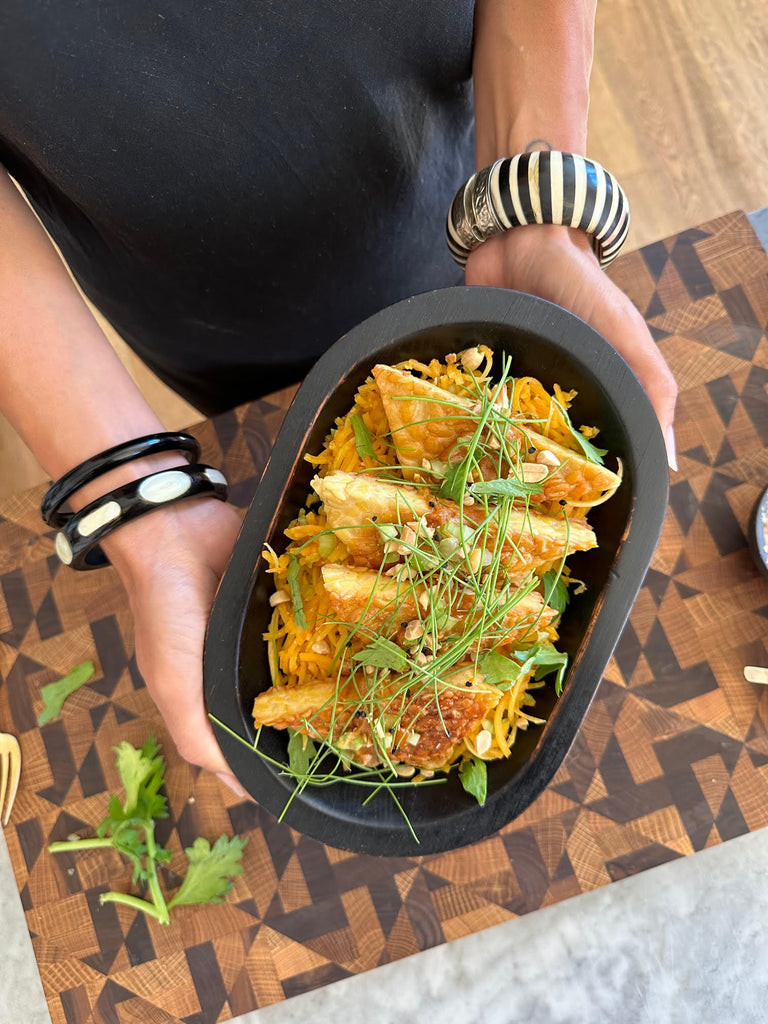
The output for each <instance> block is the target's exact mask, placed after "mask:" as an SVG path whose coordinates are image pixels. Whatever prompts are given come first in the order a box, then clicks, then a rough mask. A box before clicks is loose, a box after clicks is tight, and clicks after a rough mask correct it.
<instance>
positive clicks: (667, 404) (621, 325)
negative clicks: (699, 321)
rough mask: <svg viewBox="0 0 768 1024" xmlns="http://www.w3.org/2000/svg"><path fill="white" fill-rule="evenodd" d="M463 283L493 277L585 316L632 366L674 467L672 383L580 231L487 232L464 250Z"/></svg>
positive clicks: (660, 358)
mask: <svg viewBox="0 0 768 1024" xmlns="http://www.w3.org/2000/svg"><path fill="white" fill-rule="evenodd" d="M466 282H467V284H468V285H473V284H475V285H493V286H496V287H501V288H514V289H516V290H518V291H523V292H530V293H531V294H533V295H538V296H539V297H540V298H543V299H549V300H550V301H551V302H556V303H557V304H558V305H559V306H563V307H564V308H565V309H567V310H569V311H570V312H571V313H575V314H576V316H578V317H580V318H581V319H582V320H585V321H586V322H587V323H588V324H590V325H591V326H592V327H594V328H595V330H596V331H598V332H599V333H600V334H602V335H603V337H604V338H606V339H607V340H608V341H609V342H610V343H611V344H612V345H613V347H614V348H615V349H616V350H617V351H618V352H619V353H620V354H621V355H622V356H623V357H624V359H626V361H627V362H628V363H629V365H630V366H631V367H632V369H633V370H634V372H635V373H636V375H637V377H638V378H639V380H640V383H641V384H642V385H643V387H644V388H645V390H646V392H647V394H648V397H649V398H650V400H651V403H652V404H653V407H654V409H655V410H656V415H657V416H658V418H659V423H660V424H661V429H662V432H663V434H664V441H665V444H666V446H667V457H668V460H669V464H670V466H671V467H672V469H677V461H676V455H675V438H674V431H673V427H672V421H673V419H674V414H675V400H676V398H677V384H676V383H675V379H674V377H673V376H672V373H671V372H670V369H669V367H668V366H667V364H666V362H665V361H664V357H663V356H662V355H661V353H660V352H659V350H658V347H657V346H656V343H655V342H654V340H653V338H652V337H651V335H650V332H649V331H648V328H647V326H646V324H645V321H644V320H643V318H642V316H641V314H640V313H639V312H638V310H637V309H636V308H635V306H634V305H633V304H632V302H631V301H630V300H629V299H628V298H627V296H626V295H625V294H624V293H623V292H622V291H621V290H620V289H619V288H617V287H616V285H615V284H613V282H612V281H611V280H610V278H608V277H607V276H606V275H605V273H604V272H603V270H602V269H601V268H600V265H599V264H598V262H597V257H596V256H595V255H594V253H593V252H592V249H591V247H590V244H589V239H588V238H587V236H586V235H585V234H584V233H583V232H581V231H575V230H571V229H570V228H564V227H553V226H550V225H540V224H536V225H526V226H525V227H522V228H516V229H515V228H513V229H512V230H510V231H506V232H504V233H503V234H501V235H497V236H495V237H494V238H491V239H489V240H488V241H487V242H484V243H483V244H482V245H481V246H479V247H478V248H477V249H476V250H475V251H474V252H473V253H472V254H471V256H470V257H469V259H468V261H467V267H466Z"/></svg>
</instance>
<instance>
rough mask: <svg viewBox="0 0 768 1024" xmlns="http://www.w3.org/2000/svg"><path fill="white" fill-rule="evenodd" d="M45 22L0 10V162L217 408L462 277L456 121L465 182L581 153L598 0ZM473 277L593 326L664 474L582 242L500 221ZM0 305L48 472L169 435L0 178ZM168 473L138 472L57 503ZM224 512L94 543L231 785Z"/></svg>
mask: <svg viewBox="0 0 768 1024" xmlns="http://www.w3.org/2000/svg"><path fill="white" fill-rule="evenodd" d="M56 7H57V5H43V4H40V3H34V2H33V3H29V0H11V2H10V3H9V4H7V5H6V6H5V9H4V12H3V14H2V15H0V40H1V41H0V162H2V163H3V164H4V165H5V167H6V169H7V171H8V172H9V174H11V175H12V176H13V177H15V178H16V180H17V181H18V182H19V184H20V185H21V186H22V188H23V189H24V190H25V191H26V193H27V196H28V198H29V199H30V201H31V203H32V205H33V207H34V209H35V210H36V212H37V213H38V214H39V216H40V218H41V219H42V221H43V223H44V224H45V226H46V227H47V228H48V230H49V232H50V233H51V235H52V236H53V238H54V240H55V241H56V242H57V243H58V244H59V246H60V247H61V249H62V251H63V253H64V255H65V258H66V259H67V261H68V263H69V265H70V267H71V269H72V271H73V273H74V274H75V276H76V277H77V279H78V280H79V282H80V284H81V286H82V287H83V289H84V291H85V292H86V294H87V295H88V296H89V297H90V298H91V299H92V300H93V301H94V303H95V304H96V305H97V306H98V307H99V308H100V309H101V310H102V312H104V313H105V315H106V316H107V317H108V318H109V319H111V321H112V322H113V323H114V325H115V326H116V327H117V329H118V331H120V332H121V333H122V335H123V337H124V338H125V339H126V341H128V342H129V344H131V345H132V347H133V348H134V349H135V350H136V351H137V352H138V353H139V354H140V355H142V356H143V358H144V359H145V360H146V361H147V362H148V363H149V365H150V366H151V367H152V368H153V369H154V370H155V371H156V372H157V373H158V374H159V375H160V376H161V377H162V378H164V379H165V380H166V381H167V382H168V383H170V384H171V385H172V386H174V387H175V388H176V389H177V390H178V391H179V392H180V393H181V394H182V395H184V397H186V398H187V399H189V400H190V401H192V402H193V403H195V404H197V405H198V407H200V408H202V409H204V410H205V411H206V412H209V413H210V412H215V411H218V410H221V409H224V408H228V407H230V406H232V405H234V404H236V403H238V402H240V401H244V400H247V399H251V398H254V397H256V396H257V395H259V394H263V393H265V392H268V391H270V390H273V389H274V388H276V387H278V386H281V385H284V384H287V383H290V382H291V381H294V380H298V379H300V378H301V376H303V374H304V373H305V372H306V370H307V368H308V366H309V365H311V363H312V362H313V361H314V359H315V358H316V357H317V356H318V355H319V354H320V352H322V351H323V349H324V348H326V347H327V346H328V345H329V344H330V343H332V342H333V341H334V340H335V339H336V338H337V337H338V336H339V335H340V334H342V333H343V332H344V331H345V330H346V329H348V328H349V327H351V326H352V325H353V324H354V323H356V322H358V321H359V320H361V319H362V318H364V317H365V316H367V315H370V314H371V313H373V312H375V311H376V310H378V309H380V308H382V307H383V306H385V305H388V304H389V303H391V302H394V301H397V300H398V299H401V298H404V297H406V296H408V295H411V294H414V293H417V292H420V291H425V290H428V289H430V288H435V287H441V286H445V285H450V284H455V283H458V280H459V279H460V274H459V273H458V272H457V268H456V267H455V265H454V264H453V263H452V262H451V259H450V256H449V254H448V252H447V249H446V247H445V245H444V242H443V238H442V236H443V225H444V221H445V214H446V212H447V208H448V205H449V204H450V201H451V199H452V198H453V195H454V193H455V191H456V189H457V187H458V186H460V185H461V184H462V182H463V181H464V180H466V178H467V177H468V176H469V174H470V173H471V171H472V170H473V165H472V153H471V147H472V142H473V140H472V118H473V112H474V129H475V130H474V146H475V158H476V165H477V166H478V167H484V166H486V165H488V164H490V163H492V162H493V161H494V160H496V159H497V158H499V157H506V156H511V155H512V154H514V153H521V152H526V151H531V150H534V149H555V150H563V151H568V152H572V153H577V154H579V153H580V154H584V153H585V152H586V124H587V108H588V97H589V90H588V85H589V73H590V67H591V61H592V47H593V32H594V13H595V12H594V7H595V3H594V0H582V2H579V3H574V2H572V0H537V2H536V3H533V2H532V0H478V2H477V3H476V4H475V5H474V9H473V5H472V4H471V3H469V2H468V0H463V2H462V0H454V2H452V3H450V2H449V3H441V4H424V3H420V2H414V3H410V4H409V3H407V2H405V0H393V2H390V3H386V4H375V5H371V4H364V3H354V2H347V3H345V4H343V5H342V4H337V3H335V2H331V0H327V2H325V3H321V2H319V0H318V2H316V3H312V4H307V5H304V7H305V8H306V9H302V8H301V7H300V6H297V5H292V6H291V7H290V8H287V7H286V6H285V5H274V6H273V5H272V4H271V3H267V4H261V5H246V4H239V3H234V2H232V0H219V2H218V3H211V4H206V5H192V6H191V7H190V6H189V5H183V7H182V6H181V5H177V4H175V3H174V2H173V0H167V2H165V3H160V4H158V3H156V4H153V5H151V6H150V5H149V4H147V3H145V2H144V0H132V2H131V3H130V4H129V5H106V6H105V5H103V4H101V3H99V0H83V2H81V3H80V4H78V5H67V6H65V7H64V8H58V9H55V8H56ZM121 7H122V8H125V9H120V8H121ZM51 8H54V9H53V10H52V9H51ZM112 8H115V9H112ZM177 8H178V9H177ZM473 32H474V35H473ZM473 107H474V111H473ZM465 279H466V282H467V284H470V285H472V284H487V285H498V286H503V287H511V288H517V289H520V290H523V291H529V292H533V293H535V294H538V295H541V296H543V297H544V298H548V299H551V300H553V301H555V302H557V303H559V304H561V305H563V306H565V307H566V308H568V309H570V310H572V311H573V312H574V313H576V314H578V315H579V316H581V317H582V318H583V319H585V320H587V321H588V322H590V323H591V324H592V325H593V326H594V327H595V328H596V329H597V330H598V331H600V332H601V333H602V334H603V335H604V336H605V337H607V338H608V339H609V340H610V341H611V342H612V343H613V344H614V345H615V347H616V348H617V349H618V350H619V351H620V352H621V353H622V354H623V355H624V356H625V358H626V359H627V360H628V362H629V363H630V364H631V365H632V366H633V368H634V370H635V372H636V373H637V375H638V377H639V378H640V380H641V381H642V383H643V384H644V386H645V387H646V389H647V391H648V393H649V395H650V397H651V400H652V402H653V404H654V407H655V408H656V411H657V414H658V416H659V420H660V423H661V425H662V429H663V430H664V432H665V437H666V438H667V443H668V449H669V453H670V464H672V465H674V447H673V440H672V437H673V435H672V417H673V410H674V402H675V385H674V381H673V379H672V377H671V375H670V373H669V371H668V369H667V367H666V365H665V363H664V361H663V359H662V358H661V356H660V355H659V353H658V350H657V348H656V346H655V344H654V343H653V341H652V339H651V338H650V336H649V334H648V332H647V329H646V327H645V324H644V322H643V320H642V318H641V316H640V315H639V313H638V312H637V311H636V310H635V308H634V307H633V306H632V304H631V303H630V302H629V301H628V300H627V299H626V297H625V296H624V295H623V294H622V293H621V292H620V291H618V289H616V288H615V287H614V286H613V285H612V284H611V282H610V281H609V280H608V278H607V277H606V276H605V275H604V273H603V272H602V271H601V269H600V267H599V265H598V262H597V260H596V258H595V256H594V254H593V252H592V249H591V246H590V242H589V239H588V237H587V236H586V235H585V234H584V233H583V232H579V231H576V230H572V229H569V228H565V227H561V226H554V225H532V226H528V227H526V228H513V229H512V230H509V231H506V232H504V233H502V234H499V235H497V236H496V237H494V238H491V239H490V240H489V241H486V242H484V243H483V244H482V245H480V247H479V248H477V249H476V250H475V251H474V252H473V253H472V254H471V256H470V257H469V260H468V262H467V266H466V278H465ZM0 308H2V310H3V316H2V325H1V327H0V365H1V366H2V374H0V409H1V410H2V412H3V413H4V414H5V415H6V416H7V418H8V419H9V420H10V422H11V423H12V424H13V425H14V426H15V427H16V429H17V430H18V431H19V433H20V434H21V436H22V437H23V438H24V439H25V441H26V442H27V444H28V445H29V447H30V448H31V449H32V451H33V452H34V453H35V454H36V456H37V458H38V459H39V461H40V462H41V464H42V465H43V466H44V468H45V469H46V471H47V472H48V473H50V474H51V476H52V477H53V478H54V479H55V478H57V477H59V476H61V474H63V473H65V472H66V471H68V470H70V469H71V468H72V467H73V466H75V465H76V464H78V463H80V462H81V461H82V460H84V459H86V458H88V457H90V456H92V455H94V454H95V453H96V452H101V451H103V450H104V449H108V448H110V447H111V446H113V445H116V444H119V443H122V442H124V441H126V440H129V439H131V438H135V437H139V436H142V435H146V434H150V433H153V432H156V431H159V430H161V429H162V426H161V424H160V423H159V421H158V420H157V418H156V417H155V415H154V414H153V413H152V411H151V410H150V408H149V407H148V405H147V404H146V402H145V401H144V399H143V398H142V396H141V394H140V393H139V392H138V391H137V389H136V388H135V386H134V385H133V383H132V381H131V379H130V377H129V376H128V374H127V373H126V371H125V370H124V369H123V367H122V365H121V363H120V362H119V360H118V359H117V357H116V356H115V355H114V353H113V350H112V349H111V347H110V346H109V344H108V342H107V341H106V339H105V338H104V336H103V335H102V333H101V331H100V330H99V328H98V326H97V324H96V323H95V321H94V319H93V318H92V316H91V314H90V313H89V311H88V309H87V307H86V306H85V304H84V303H83V302H82V300H81V298H80V297H79V294H78V292H77V290H76V289H75V287H74V285H73V284H72V282H71V280H70V278H69V276H68V274H67V273H66V271H65V269H64V267H63V265H62V263H61V261H60V260H59V257H58V255H57V254H56V252H55V250H54V249H53V247H52V246H51V245H50V242H49V241H48V239H47V237H46V235H45V233H44V232H43V231H42V230H41V228H40V227H39V225H38V223H37V221H36V219H35V218H34V216H33V215H32V213H31V212H30V210H29V208H28V206H27V205H26V204H25V203H24V201H23V200H22V199H21V197H20V196H19V195H18V192H17V191H16V189H15V188H14V186H13V184H12V182H11V181H10V180H9V178H8V177H7V176H6V175H5V174H2V177H1V179H0ZM180 462H183V460H182V459H180V457H177V456H176V455H172V454H167V453H166V454H161V455H153V456H151V457H149V458H146V459H142V460H138V461H133V462H130V463H128V464H127V465H124V466H122V467H120V468H118V469H115V470H113V471H112V472H111V473H110V474H108V475H107V476H103V477H100V478H99V479H98V480H97V481H94V482H92V483H90V484H89V485H87V486H86V487H83V488H81V489H80V490H79V491H78V492H77V493H76V495H75V496H74V498H73V500H72V504H73V507H74V508H76V509H77V508H82V507H83V506H84V505H85V504H86V503H87V502H88V501H90V500H92V499H94V498H97V497H100V496H102V495H104V494H106V493H107V492H109V491H110V490H111V489H112V488H114V487H116V486H119V485H122V484H124V483H126V482H127V481H130V480H135V479H137V478H139V477H140V476H143V475H145V474H147V473H149V472H152V471H154V470H158V469H162V468H164V467H172V466H177V465H179V464H180ZM239 522H240V520H239V517H238V515H237V513H236V512H235V511H234V509H232V508H230V507H229V506H227V505H225V504H223V503H221V502H218V501H208V500H203V499H199V500H195V501H186V502H181V503H178V504H174V505H171V506H167V507H162V508H159V509H157V510H156V511H154V512H153V514H152V515H148V516H143V517H141V518H139V519H137V520H135V521H134V522H131V523H129V524H127V525H125V526H123V527H121V528H120V529H116V530H114V532H112V533H111V534H110V535H109V537H108V538H107V539H106V540H105V541H104V543H103V545H102V546H103V548H104V550H105V552H106V553H107V555H108V556H109V559H110V560H111V562H112V564H113V565H114V566H115V568H116V569H117V571H118V572H119V574H120V576H121V578H122V580H123V582H124V584H125V586H126V590H127V592H128V595H129V598H130V602H131V608H132V611H133V614H134V618H135V628H136V650H137V657H138V661H139V665H140V668H141V670H142V673H143V674H144V677H145V679H146V682H147V685H148V687H149V689H150V691H151V693H152V696H153V697H154V699H155V701H156V702H157V704H158V707H159V709H160V711H161V713H162V714H163V716H164V718H165V720H166V723H167V725H168V728H169V729H170V731H171V734H172V735H173V738H174V740H175V742H176V744H177V747H178V749H179V752H180V753H181V754H182V756H184V757H185V758H187V759H188V760H190V761H193V762H194V763H197V764H200V765H203V766H204V767H206V768H209V769H211V770H212V771H215V772H216V773H217V774H219V776H220V777H221V778H222V779H223V780H224V781H225V782H227V784H228V785H230V786H232V787H233V788H234V789H235V790H236V791H237V790H238V788H239V787H238V785H237V783H236V782H235V780H234V779H233V778H232V777H231V774H230V772H229V769H228V767H227V765H226V763H225V762H224V760H223V758H222V756H221V753H220V751H219V748H218V746H217V744H216V742H215V740H214V738H213V734H212V732H211V730H210V728H209V726H208V722H207V719H206V716H205V711H204V704H203V695H202V680H201V662H202V645H203V636H204V630H205V625H206V621H207V617H208V613H209V610H210V605H211V601H212V598H213V594H214V591H215V588H216V584H217V582H218V579H219V577H220V574H221V572H222V571H223V569H224V566H225V564H226V561H227V558H228V555H229V553H230V551H231V548H232V545H233V543H234V539H235V537H236V534H237V531H238V527H239Z"/></svg>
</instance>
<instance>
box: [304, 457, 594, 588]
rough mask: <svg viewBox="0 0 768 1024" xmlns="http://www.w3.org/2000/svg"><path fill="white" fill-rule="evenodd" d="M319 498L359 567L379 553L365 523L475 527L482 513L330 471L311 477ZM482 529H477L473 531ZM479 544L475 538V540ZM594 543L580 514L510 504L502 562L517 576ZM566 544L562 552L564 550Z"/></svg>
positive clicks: (373, 562) (373, 531)
mask: <svg viewBox="0 0 768 1024" xmlns="http://www.w3.org/2000/svg"><path fill="white" fill-rule="evenodd" d="M312 486H313V487H314V489H315V491H316V493H317V494H318V496H319V497H320V499H321V501H322V502H323V506H324V511H325V516H326V519H327V520H328V526H329V527H330V528H331V529H332V530H336V531H337V535H338V537H339V538H340V540H341V541H342V542H343V543H344V544H345V545H346V547H347V549H348V550H349V552H350V554H351V556H352V558H353V560H354V561H355V563H356V564H358V565H365V566H368V567H370V568H377V567H378V566H379V565H380V564H381V562H382V559H383V557H384V548H383V543H382V539H381V535H380V533H379V530H378V529H377V527H376V526H375V525H371V526H368V525H367V524H369V523H371V524H374V523H375V524H379V525H383V524H385V523H395V524H399V525H403V524H407V523H408V522H411V521H414V520H416V521H418V520H419V519H421V518H422V517H423V519H424V521H425V523H426V525H427V526H428V527H434V528H435V529H439V528H440V527H441V526H444V525H445V524H446V523H449V522H450V523H455V524H457V525H459V524H461V523H462V520H463V522H464V524H467V525H470V526H478V527H479V526H480V523H479V521H480V520H481V519H482V518H483V515H484V513H483V512H482V510H481V509H480V508H479V507H478V506H470V507H465V508H464V509H463V510H462V509H460V508H459V506H458V505H457V504H456V503H455V502H453V501H446V500H444V499H441V498H438V497H436V496H435V495H433V494H432V493H431V492H430V491H426V490H420V489H419V488H418V487H411V486H409V485H408V484H396V483H390V482H388V481H384V480H377V479H375V478H373V477H369V476H364V475H362V474H354V473H343V472H335V473H329V474H328V475H327V476H325V477H319V476H318V477H315V478H314V480H313V481H312ZM478 532H479V533H481V532H482V530H481V529H479V530H478ZM477 543H478V545H479V544H480V541H479V540H478V542H477ZM492 544H493V526H491V527H489V528H488V530H487V543H486V544H485V545H484V546H486V547H491V546H492ZM596 546H597V541H596V540H595V534H594V531H593V530H592V527H591V526H589V524H588V523H587V522H586V521H585V520H583V519H581V518H574V517H570V518H566V517H565V516H547V515H543V514H542V513H540V512H536V511H534V510H533V509H517V508H512V509H511V511H510V517H509V525H508V527H507V533H506V542H505V544H504V546H503V555H502V564H503V565H504V568H505V570H506V571H507V573H509V574H510V575H515V576H519V575H521V574H522V573H527V572H529V571H530V570H531V569H535V568H538V567H539V566H544V565H547V564H550V563H552V562H554V561H555V560H556V559H558V558H562V557H563V555H564V554H570V553H571V552H573V551H587V550H589V549H590V548H594V547H596ZM566 547H567V551H566Z"/></svg>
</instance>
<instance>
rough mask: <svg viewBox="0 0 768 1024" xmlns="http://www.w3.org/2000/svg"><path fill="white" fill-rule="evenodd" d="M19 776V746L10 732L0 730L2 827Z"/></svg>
mask: <svg viewBox="0 0 768 1024" xmlns="http://www.w3.org/2000/svg"><path fill="white" fill-rule="evenodd" d="M20 778H21V748H20V747H19V741H18V740H17V739H16V737H15V736H11V734H10V733H7V732H0V822H2V825H3V828H5V826H6V825H7V824H8V820H9V818H10V817H11V808H12V807H13V801H14V800H15V799H16V790H17V789H18V788H19V779H20Z"/></svg>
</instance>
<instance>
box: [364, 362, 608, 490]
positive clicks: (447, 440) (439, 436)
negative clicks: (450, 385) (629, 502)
mask: <svg viewBox="0 0 768 1024" xmlns="http://www.w3.org/2000/svg"><path fill="white" fill-rule="evenodd" d="M373 376H374V378H375V380H376V384H377V386H378V389H379V394H380V395H381V400H382V403H383V405H384V412H385V413H386V416H387V420H388V422H389V428H390V431H391V433H392V440H393V443H394V444H395V450H396V452H397V458H398V461H399V462H400V464H401V466H403V467H406V468H409V469H416V468H423V460H424V459H427V460H428V461H432V460H439V461H447V459H448V457H449V455H450V453H451V451H452V450H453V448H454V447H455V446H456V443H457V441H458V440H459V438H461V437H467V436H472V434H474V432H475V429H476V428H477V415H476V414H474V415H473V412H472V410H473V409H474V408H475V407H476V406H477V403H478V400H475V401H473V400H472V399H471V398H464V397H460V396H458V395H453V394H451V392H449V391H446V390H445V389H444V388H439V387H437V385H435V384H432V383H430V382H429V381H426V380H421V379H420V378H418V377H414V376H413V375H412V374H410V373H407V372H405V371H404V370H396V369H395V368H394V367H392V366H383V365H379V366H375V367H374V369H373ZM464 413H468V414H469V415H464ZM507 418H508V421H509V429H508V436H509V437H511V438H513V439H515V440H518V441H519V443H520V450H521V452H522V454H523V458H522V460H521V461H523V462H525V461H535V460H536V457H537V454H538V452H541V451H546V452H550V453H551V455H552V456H554V459H556V460H557V463H558V464H559V468H555V469H554V472H552V473H551V475H550V476H549V478H548V479H547V480H545V481H544V483H543V484H542V492H541V500H543V501H559V500H560V498H565V499H566V500H568V501H571V502H584V503H591V502H597V501H599V500H600V498H601V497H602V496H603V495H604V494H605V492H606V491H607V492H613V491H615V489H616V488H617V487H618V485H619V483H620V482H621V478H620V477H619V476H617V475H616V473H612V472H611V471H610V470H608V469H606V468H605V467H604V466H600V465H598V464H597V463H596V462H590V461H589V459H585V458H584V457H583V456H582V455H580V454H579V453H578V452H576V451H573V450H572V449H570V448H564V447H563V445H561V444H558V443H557V442H556V441H552V440H550V439H549V438H547V437H544V435H543V434H539V433H538V432H537V431H535V430H532V429H531V428H530V427H529V426H527V425H526V424H525V423H517V424H516V423H515V422H514V417H512V415H511V414H509V415H508V416H507ZM530 448H533V449H535V451H533V452H531V451H529V450H528V449H530ZM552 461H554V460H552ZM516 468H519V467H516ZM425 475H426V474H425ZM427 478H429V477H428V476H427ZM533 500H534V501H535V500H536V496H534V498H533Z"/></svg>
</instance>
